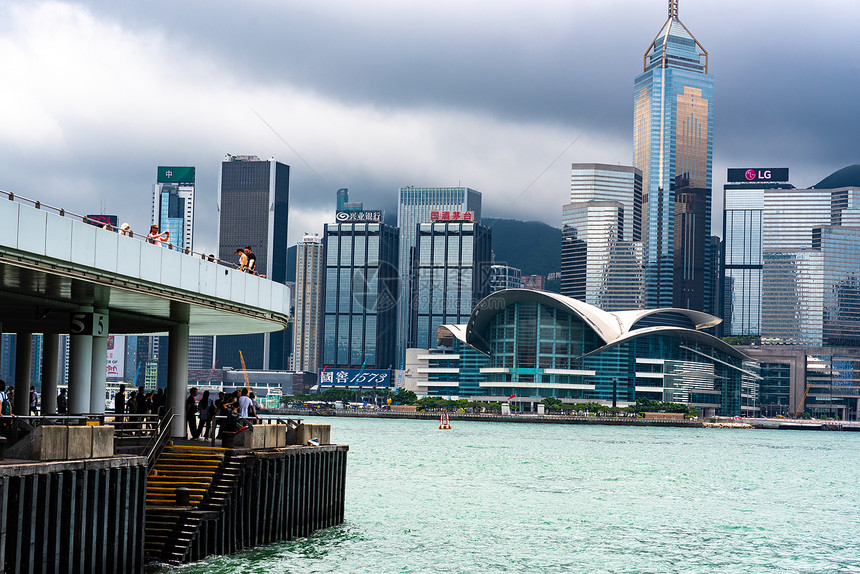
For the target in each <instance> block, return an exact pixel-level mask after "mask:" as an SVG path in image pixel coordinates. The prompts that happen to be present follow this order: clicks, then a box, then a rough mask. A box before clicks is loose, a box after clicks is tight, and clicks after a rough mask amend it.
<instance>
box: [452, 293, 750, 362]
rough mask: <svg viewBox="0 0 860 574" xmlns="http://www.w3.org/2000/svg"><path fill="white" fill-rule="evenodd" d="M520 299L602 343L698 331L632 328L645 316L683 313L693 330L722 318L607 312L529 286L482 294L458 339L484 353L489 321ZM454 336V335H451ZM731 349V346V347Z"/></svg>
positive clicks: (659, 311) (689, 313)
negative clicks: (587, 329) (567, 317)
mask: <svg viewBox="0 0 860 574" xmlns="http://www.w3.org/2000/svg"><path fill="white" fill-rule="evenodd" d="M521 302H535V303H541V304H544V305H548V306H550V307H554V308H556V309H560V310H562V311H566V312H568V313H571V314H573V315H576V316H577V317H579V318H580V319H582V320H583V321H584V322H585V323H586V324H588V325H589V326H591V328H592V329H594V332H595V333H597V335H598V336H599V337H600V338H601V339H602V340H603V343H604V345H609V344H613V343H617V342H621V341H623V340H627V339H631V338H634V337H637V336H639V335H640V334H644V333H648V332H652V333H653V332H654V330H655V329H656V330H660V329H672V330H674V331H676V332H681V331H686V332H688V333H699V331H697V330H694V329H687V328H683V327H677V326H674V325H665V326H655V327H650V328H644V329H635V330H634V329H633V327H634V326H635V325H636V323H637V322H639V321H640V320H641V319H644V318H645V317H649V316H655V315H658V316H659V315H660V314H663V313H673V314H680V315H684V316H685V317H687V318H688V319H689V320H690V322H691V323H692V324H693V325H695V327H696V329H705V328H708V327H713V326H714V325H718V324H720V323H721V322H722V319H720V318H719V317H715V316H713V315H710V314H708V313H703V312H701V311H692V310H690V309H675V308H667V309H645V310H633V311H617V312H608V311H603V310H602V309H598V308H597V307H595V306H594V305H589V304H588V303H585V302H583V301H580V300H578V299H574V298H572V297H566V296H564V295H559V294H558V293H548V292H546V291H535V290H532V289H504V290H502V291H497V292H495V293H493V294H491V295H489V296H487V297H485V298H484V299H482V300H481V302H480V303H478V305H476V306H475V309H474V310H473V311H472V315H471V316H470V317H469V323H468V324H467V325H466V330H465V339H460V340H462V341H465V342H466V343H468V344H469V345H471V346H473V347H475V348H476V349H478V350H479V351H482V352H484V353H486V352H488V349H487V348H486V347H487V346H486V344H485V343H484V340H483V339H484V337H483V333H484V331H485V330H486V328H487V326H488V325H489V323H490V321H491V320H492V318H493V317H495V316H496V315H497V314H498V313H499V311H501V310H502V309H504V308H506V307H507V306H508V305H512V304H514V303H521ZM640 331H641V333H640ZM452 333H453V331H452ZM700 334H701V335H704V336H706V337H708V338H709V341H710V340H713V341H712V343H714V344H715V345H716V342H719V343H722V345H717V346H719V347H721V348H722V346H723V345H726V343H724V342H723V341H720V339H717V338H716V337H714V336H713V335H710V334H708V333H700ZM455 336H457V335H456V334H455ZM457 338H458V339H459V338H460V337H459V336H457ZM729 346H730V345H729ZM732 349H734V348H733V347H732ZM735 352H737V351H735Z"/></svg>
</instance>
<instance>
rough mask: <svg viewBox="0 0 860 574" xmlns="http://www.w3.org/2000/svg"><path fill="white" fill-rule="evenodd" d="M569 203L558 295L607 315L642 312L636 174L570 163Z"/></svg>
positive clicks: (624, 168)
mask: <svg viewBox="0 0 860 574" xmlns="http://www.w3.org/2000/svg"><path fill="white" fill-rule="evenodd" d="M570 201H571V203H569V204H568V205H565V206H564V208H563V210H562V249H561V292H562V294H563V295H567V296H568V297H573V298H575V299H579V300H581V301H585V302H587V303H589V304H591V305H595V306H599V307H601V308H603V309H605V310H608V311H621V310H624V309H640V308H642V305H643V304H644V298H643V296H642V292H643V291H642V290H643V275H644V274H643V260H642V172H641V171H639V170H638V169H637V168H635V167H630V166H617V165H606V164H594V163H588V164H586V163H575V164H573V165H572V166H571V191H570Z"/></svg>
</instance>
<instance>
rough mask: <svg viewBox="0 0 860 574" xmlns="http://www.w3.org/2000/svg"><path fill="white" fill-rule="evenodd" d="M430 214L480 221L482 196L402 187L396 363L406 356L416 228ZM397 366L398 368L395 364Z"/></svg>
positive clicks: (454, 190)
mask: <svg viewBox="0 0 860 574" xmlns="http://www.w3.org/2000/svg"><path fill="white" fill-rule="evenodd" d="M431 211H448V212H453V213H457V212H464V211H470V212H472V214H473V218H474V221H475V223H480V222H481V193H480V192H479V191H475V190H474V189H469V188H468V187H401V188H400V201H399V209H398V212H397V226H398V227H399V228H400V254H399V257H398V262H399V267H398V268H399V270H400V286H401V287H400V288H401V293H403V294H404V296H403V297H401V300H400V302H399V304H398V306H397V350H396V355H397V361H398V362H399V361H400V360H401V359H403V357H405V353H406V345H407V339H408V337H409V318H410V316H411V310H410V309H409V305H408V299H409V297H408V296H407V294H408V293H411V278H412V276H411V274H412V269H411V262H412V257H413V250H414V249H415V243H416V241H417V237H418V225H419V224H420V223H427V222H429V221H430V212H431ZM398 366H399V365H398Z"/></svg>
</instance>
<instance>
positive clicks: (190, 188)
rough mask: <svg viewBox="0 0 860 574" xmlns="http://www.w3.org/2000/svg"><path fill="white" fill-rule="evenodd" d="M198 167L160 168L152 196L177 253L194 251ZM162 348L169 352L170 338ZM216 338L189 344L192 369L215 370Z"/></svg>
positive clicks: (156, 219) (163, 376)
mask: <svg viewBox="0 0 860 574" xmlns="http://www.w3.org/2000/svg"><path fill="white" fill-rule="evenodd" d="M195 176H196V170H195V168H194V167H188V166H185V167H177V166H158V171H157V176H156V183H155V185H154V186H153V193H152V223H154V224H155V225H158V227H159V229H160V230H161V231H169V232H170V239H169V240H168V242H169V243H170V244H171V245H173V246H175V248H176V249H189V250H193V249H194V187H195ZM159 339H160V341H159V343H160V344H159V345H158V346H160V347H161V348H163V349H166V348H167V338H166V337H160V338H159ZM212 344H213V338H212V337H209V336H196V337H191V338H190V339H189V340H188V347H189V349H188V366H189V368H192V369H203V368H209V367H211V366H212ZM159 367H160V368H159V373H160V377H159V378H160V382H161V385H162V386H165V385H166V384H167V355H166V353H163V354H162V356H161V359H160V360H159Z"/></svg>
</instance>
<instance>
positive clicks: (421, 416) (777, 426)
mask: <svg viewBox="0 0 860 574" xmlns="http://www.w3.org/2000/svg"><path fill="white" fill-rule="evenodd" d="M271 413H272V414H273V415H284V416H287V415H289V416H302V417H355V418H379V419H417V420H439V416H440V414H441V411H440V412H424V411H420V412H395V411H386V410H370V409H367V410H362V409H328V410H321V409H273V410H272V411H271ZM448 416H449V417H450V419H451V420H452V421H476V422H504V423H540V424H571V425H613V426H638V427H656V428H660V427H680V428H754V429H769V430H826V431H855V432H860V421H824V420H818V419H765V418H743V417H714V418H713V419H710V418H709V419H684V420H660V419H645V418H641V417H612V416H579V415H555V414H545V415H539V414H537V413H521V414H510V415H503V414H498V413H457V412H449V413H448Z"/></svg>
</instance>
